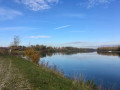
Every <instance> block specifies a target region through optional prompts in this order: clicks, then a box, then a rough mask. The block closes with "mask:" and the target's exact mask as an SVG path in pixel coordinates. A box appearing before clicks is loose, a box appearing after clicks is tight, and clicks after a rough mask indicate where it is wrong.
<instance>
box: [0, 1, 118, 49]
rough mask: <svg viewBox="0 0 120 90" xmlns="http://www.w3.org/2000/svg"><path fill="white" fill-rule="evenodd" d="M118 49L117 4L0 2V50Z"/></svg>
mask: <svg viewBox="0 0 120 90" xmlns="http://www.w3.org/2000/svg"><path fill="white" fill-rule="evenodd" d="M14 36H19V38H20V41H21V42H20V45H25V46H28V45H36V44H40V45H41V44H43V45H47V46H74V47H85V48H86V47H89V48H95V47H99V46H108V45H111V46H113V45H120V0H0V46H9V45H11V43H12V42H13V38H14Z"/></svg>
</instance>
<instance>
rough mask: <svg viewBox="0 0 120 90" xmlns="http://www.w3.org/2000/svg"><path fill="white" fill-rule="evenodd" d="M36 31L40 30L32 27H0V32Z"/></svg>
mask: <svg viewBox="0 0 120 90" xmlns="http://www.w3.org/2000/svg"><path fill="white" fill-rule="evenodd" d="M36 29H40V28H34V27H22V26H19V27H1V28H0V31H13V30H14V31H15V30H36Z"/></svg>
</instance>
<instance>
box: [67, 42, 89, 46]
mask: <svg viewBox="0 0 120 90" xmlns="http://www.w3.org/2000/svg"><path fill="white" fill-rule="evenodd" d="M86 43H88V42H81V41H78V42H69V43H65V44H72V45H73V44H75V45H76V44H86Z"/></svg>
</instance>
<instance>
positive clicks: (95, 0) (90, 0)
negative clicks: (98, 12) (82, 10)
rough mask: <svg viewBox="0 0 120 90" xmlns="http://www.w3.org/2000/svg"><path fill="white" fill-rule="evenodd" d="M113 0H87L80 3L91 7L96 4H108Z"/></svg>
mask: <svg viewBox="0 0 120 90" xmlns="http://www.w3.org/2000/svg"><path fill="white" fill-rule="evenodd" d="M113 1H115V0H87V1H86V2H81V3H80V5H84V6H87V8H92V7H95V6H97V5H108V4H110V3H111V2H113Z"/></svg>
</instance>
